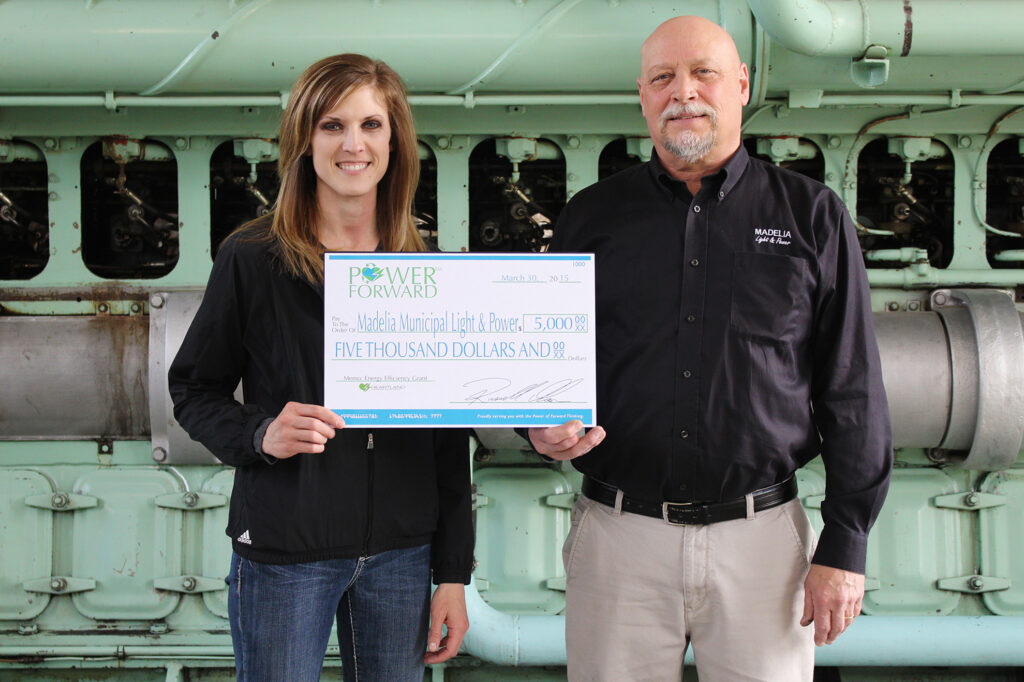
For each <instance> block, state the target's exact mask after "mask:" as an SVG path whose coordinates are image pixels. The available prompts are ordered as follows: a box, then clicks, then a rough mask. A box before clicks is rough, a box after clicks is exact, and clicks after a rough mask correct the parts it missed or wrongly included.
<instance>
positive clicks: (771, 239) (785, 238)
mask: <svg viewBox="0 0 1024 682" xmlns="http://www.w3.org/2000/svg"><path fill="white" fill-rule="evenodd" d="M792 241H793V234H792V233H791V232H790V231H789V230H781V229H777V228H771V227H755V228H754V243H755V244H765V243H768V244H778V245H779V246H788V245H789V244H790V243H791V242H792Z"/></svg>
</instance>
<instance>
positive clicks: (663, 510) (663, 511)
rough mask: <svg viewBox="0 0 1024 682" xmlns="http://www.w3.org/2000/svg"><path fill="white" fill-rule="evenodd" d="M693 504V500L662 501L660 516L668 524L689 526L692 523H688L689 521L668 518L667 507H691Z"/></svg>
mask: <svg viewBox="0 0 1024 682" xmlns="http://www.w3.org/2000/svg"><path fill="white" fill-rule="evenodd" d="M693 505H694V503H693V502H662V503H661V518H662V519H664V520H665V523H667V524H669V525H672V526H689V525H692V524H689V523H687V522H685V521H673V520H672V519H670V518H669V517H668V510H669V507H692V506H693Z"/></svg>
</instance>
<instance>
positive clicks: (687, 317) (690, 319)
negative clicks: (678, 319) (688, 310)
mask: <svg viewBox="0 0 1024 682" xmlns="http://www.w3.org/2000/svg"><path fill="white" fill-rule="evenodd" d="M686 321H687V322H689V323H691V324H692V323H694V322H696V321H697V318H696V317H694V316H693V315H687V316H686Z"/></svg>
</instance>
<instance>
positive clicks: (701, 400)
mask: <svg viewBox="0 0 1024 682" xmlns="http://www.w3.org/2000/svg"><path fill="white" fill-rule="evenodd" d="M550 250H551V251H567V252H593V253H595V254H596V261H595V262H596V272H597V382H598V384H597V417H598V421H599V423H601V424H602V425H603V426H604V427H605V429H606V430H607V434H608V435H607V437H606V438H605V440H604V442H602V443H601V444H600V445H599V446H598V447H596V448H595V449H594V450H592V451H591V452H590V453H588V454H587V455H585V456H583V457H580V458H577V459H575V460H574V461H573V463H574V465H575V466H576V468H577V469H579V470H580V471H582V472H583V473H585V474H587V475H589V476H592V477H594V478H596V479H599V480H601V481H604V482H605V483H608V484H610V485H613V486H616V487H618V488H620V489H622V490H623V491H624V492H625V494H626V495H628V496H631V497H637V498H640V499H646V500H651V501H662V500H668V501H676V502H686V501H694V500H703V501H719V500H728V499H732V498H736V497H741V496H743V495H744V494H746V493H749V492H751V491H754V490H757V489H759V488H763V487H765V486H769V485H772V484H774V483H777V482H779V481H782V480H784V479H785V478H786V477H787V476H789V475H790V474H792V473H793V471H794V470H796V469H797V468H798V467H800V466H802V465H803V464H805V463H807V462H808V461H809V460H811V459H813V458H814V457H815V456H817V455H818V454H819V452H820V453H821V454H822V456H823V460H824V464H825V469H826V479H827V481H826V485H827V491H826V499H825V502H824V503H823V504H822V509H821V511H822V517H823V519H824V522H825V527H824V530H823V532H822V535H821V538H820V539H819V543H818V548H817V550H816V553H815V556H814V561H815V563H819V564H824V565H828V566H834V567H838V568H843V569H846V570H852V571H857V572H861V573H862V572H863V571H864V558H865V550H866V541H867V533H868V530H869V528H870V527H871V524H872V523H873V521H874V519H875V517H876V516H877V514H878V510H879V508H880V507H881V505H882V501H883V499H884V497H885V492H886V489H887V486H888V477H889V470H890V468H891V465H892V436H891V429H890V426H889V413H888V407H887V404H886V400H885V392H884V389H883V386H882V374H881V366H880V362H879V357H878V349H877V346H876V343H875V338H874V330H873V325H872V315H871V306H870V297H869V290H868V285H867V278H866V275H865V273H864V265H863V261H862V259H861V252H860V248H859V245H858V243H857V238H856V233H855V230H854V228H853V225H852V223H851V221H850V217H849V214H848V213H847V211H846V208H845V206H844V205H843V204H842V202H841V201H840V200H839V198H838V197H837V196H836V195H835V193H833V192H832V191H831V190H829V189H828V188H827V187H825V186H824V185H822V184H820V183H817V182H815V181H813V180H810V179H809V178H806V177H804V176H802V175H799V174H797V173H793V172H789V171H786V170H783V169H779V168H776V167H774V166H771V165H769V164H766V163H764V162H762V161H760V160H758V159H752V158H750V157H749V156H748V154H747V152H746V151H745V150H744V149H743V147H740V148H739V150H738V151H737V152H736V154H734V155H733V157H732V158H731V159H730V160H729V161H728V163H726V165H725V166H724V167H723V168H722V170H721V171H719V172H718V173H717V174H715V175H712V176H708V177H705V178H703V180H702V182H701V189H700V191H699V192H698V193H697V195H696V196H692V195H691V194H690V192H689V191H688V190H687V188H686V185H685V184H684V183H682V182H680V181H677V180H675V179H674V178H672V176H670V175H669V174H668V173H667V172H666V171H665V170H664V168H663V167H662V166H661V165H660V163H659V162H658V161H657V157H656V156H655V158H654V159H652V160H651V161H650V162H648V163H646V164H643V165H640V166H637V167H634V168H631V169H628V170H626V171H623V172H621V173H618V174H617V175H615V176H613V177H611V178H608V179H606V180H604V181H602V182H600V183H598V184H596V185H594V186H591V187H589V188H587V189H585V190H583V191H581V192H580V193H579V195H578V196H576V197H574V198H573V200H572V201H571V202H569V204H568V205H567V206H566V207H565V209H563V211H562V214H561V216H560V217H559V220H558V225H557V228H556V230H555V234H554V238H553V240H552V242H551V246H550Z"/></svg>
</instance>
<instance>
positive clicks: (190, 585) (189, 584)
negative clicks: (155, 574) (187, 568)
mask: <svg viewBox="0 0 1024 682" xmlns="http://www.w3.org/2000/svg"><path fill="white" fill-rule="evenodd" d="M181 587H182V589H184V590H185V591H186V592H191V591H193V590H194V589H196V579H195V578H193V577H192V576H188V577H187V578H185V579H184V580H182V581H181Z"/></svg>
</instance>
